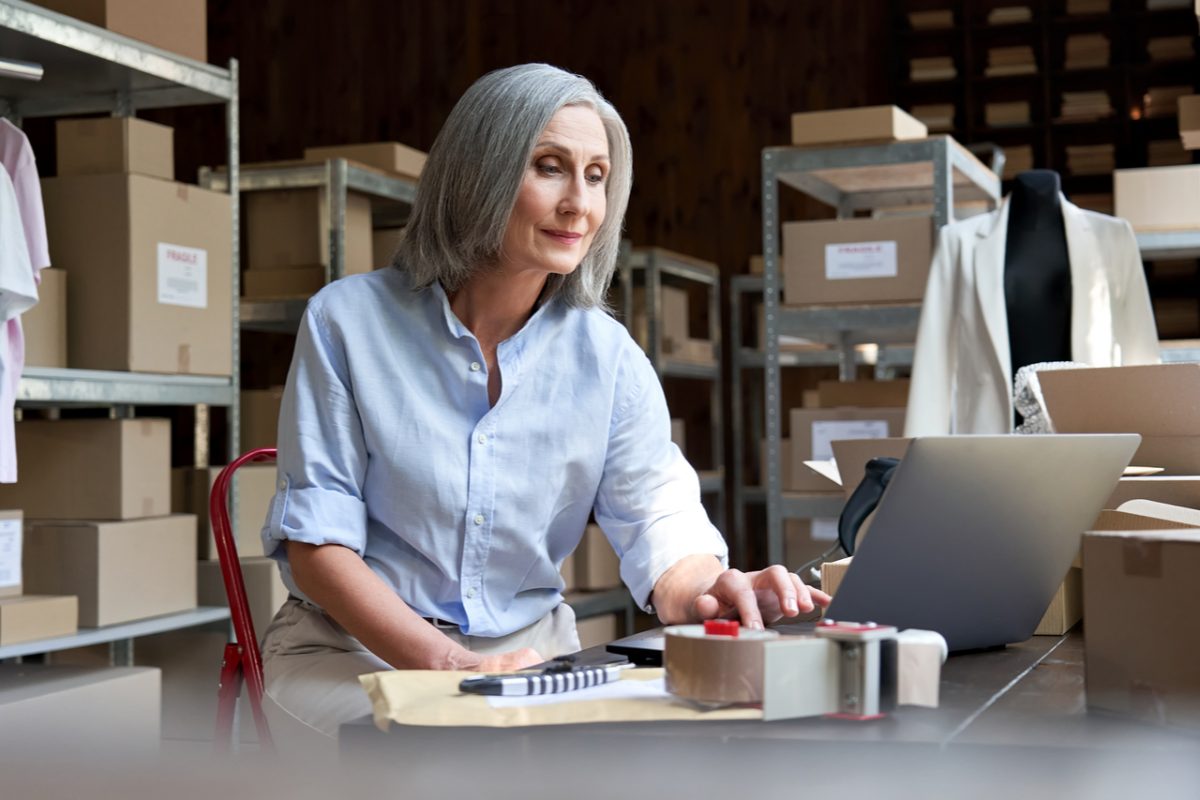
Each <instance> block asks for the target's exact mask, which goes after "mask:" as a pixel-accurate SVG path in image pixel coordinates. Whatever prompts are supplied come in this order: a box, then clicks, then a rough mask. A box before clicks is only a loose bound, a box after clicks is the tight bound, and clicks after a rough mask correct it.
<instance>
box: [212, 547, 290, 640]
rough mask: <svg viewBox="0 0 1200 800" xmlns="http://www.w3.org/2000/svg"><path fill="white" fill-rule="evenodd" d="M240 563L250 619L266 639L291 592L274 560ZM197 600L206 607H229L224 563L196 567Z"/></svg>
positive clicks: (248, 559) (250, 560)
mask: <svg viewBox="0 0 1200 800" xmlns="http://www.w3.org/2000/svg"><path fill="white" fill-rule="evenodd" d="M239 560H240V561H241V565H242V581H243V582H244V583H245V584H246V601H247V603H248V604H249V606H250V618H251V619H253V620H254V631H255V633H257V634H258V635H259V636H262V635H263V633H264V632H265V631H266V630H267V626H268V625H269V624H271V620H272V619H274V618H275V612H276V611H278V610H279V607H280V606H282V605H283V603H284V601H285V600H287V599H288V590H287V587H286V586H284V585H283V580H281V579H280V577H279V565H278V564H276V563H275V560H274V559H271V558H266V557H264V556H257V557H254V558H242V559H239ZM196 599H197V601H198V602H199V603H200V605H202V606H228V605H229V600H228V599H227V596H226V594H225V579H224V578H223V577H222V575H221V562H219V561H200V562H198V563H197V564H196Z"/></svg>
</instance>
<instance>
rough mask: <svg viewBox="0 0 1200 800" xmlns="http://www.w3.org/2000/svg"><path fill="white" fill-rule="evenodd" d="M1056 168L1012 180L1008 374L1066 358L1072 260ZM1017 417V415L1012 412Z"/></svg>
mask: <svg viewBox="0 0 1200 800" xmlns="http://www.w3.org/2000/svg"><path fill="white" fill-rule="evenodd" d="M1061 191H1062V188H1061V184H1060V181H1059V177H1058V173H1057V172H1053V171H1051V170H1048V169H1038V170H1029V171H1027V172H1022V173H1020V174H1019V175H1017V177H1016V179H1015V181H1014V182H1013V188H1012V193H1011V194H1010V201H1009V209H1008V231H1007V241H1006V245H1005V251H1004V299H1005V308H1006V311H1007V313H1008V344H1009V352H1010V354H1011V357H1012V373H1013V374H1014V375H1015V374H1016V373H1017V370H1019V369H1020V368H1021V367H1023V366H1026V365H1027V364H1037V363H1042V362H1046V361H1070V360H1071V259H1070V256H1069V255H1068V253H1067V232H1066V226H1065V225H1064V223H1063V214H1062V205H1061V202H1060V200H1059V198H1060V196H1061ZM1017 417H1018V422H1020V419H1019V418H1020V414H1019V413H1018V414H1017Z"/></svg>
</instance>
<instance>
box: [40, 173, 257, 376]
mask: <svg viewBox="0 0 1200 800" xmlns="http://www.w3.org/2000/svg"><path fill="white" fill-rule="evenodd" d="M42 199H43V202H44V205H45V210H46V229H47V232H48V233H49V237H50V256H51V260H52V261H53V262H54V264H55V266H58V267H62V268H64V269H66V270H68V271H69V272H70V273H71V280H70V282H69V284H68V285H67V309H68V315H69V318H70V320H71V324H70V326H69V328H68V331H67V334H68V337H69V338H68V347H67V358H68V361H69V363H70V366H72V367H75V368H78V369H102V370H120V371H132V372H163V373H186V374H197V375H221V376H226V375H230V374H231V372H232V354H233V275H232V263H231V262H232V253H233V244H232V235H233V233H232V226H231V225H230V220H231V216H230V215H231V213H232V212H231V210H230V198H229V195H226V194H220V193H218V192H210V191H206V190H204V189H199V188H197V187H195V186H187V185H184V184H181V183H172V182H170V181H164V180H159V179H157V178H147V177H145V176H143V175H73V176H70V177H62V178H47V179H45V180H43V181H42ZM202 262H203V263H202ZM181 303H189V304H194V305H182V304H181ZM115 320H120V321H121V324H114V321H115Z"/></svg>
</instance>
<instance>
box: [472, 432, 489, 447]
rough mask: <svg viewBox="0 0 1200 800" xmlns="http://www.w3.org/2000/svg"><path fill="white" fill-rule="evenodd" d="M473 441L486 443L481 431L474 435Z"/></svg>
mask: <svg viewBox="0 0 1200 800" xmlns="http://www.w3.org/2000/svg"><path fill="white" fill-rule="evenodd" d="M475 441H477V442H479V443H480V444H487V437H486V436H484V435H483V434H482V433H481V434H479V435H478V436H476V437H475Z"/></svg>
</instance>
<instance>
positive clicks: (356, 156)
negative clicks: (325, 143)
mask: <svg viewBox="0 0 1200 800" xmlns="http://www.w3.org/2000/svg"><path fill="white" fill-rule="evenodd" d="M331 158H344V159H347V160H349V161H357V162H358V163H359V164H366V165H367V166H368V167H375V168H376V169H381V170H383V171H384V172H393V173H396V174H397V175H403V176H404V177H407V178H413V179H414V180H415V179H417V178H420V177H421V170H422V169H424V167H425V159H426V158H428V156H427V155H426V154H425V153H423V152H421V151H420V150H417V149H416V148H413V147H407V146H406V145H402V144H400V143H399V142H371V143H368V144H341V145H334V146H332V147H306V148H304V160H305V161H327V160H328V159H331Z"/></svg>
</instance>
